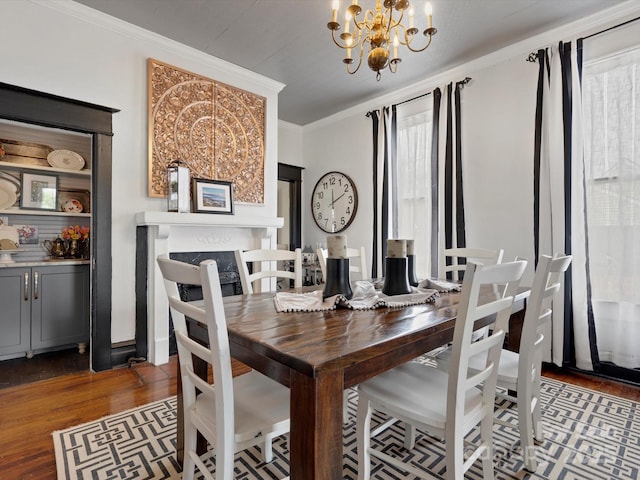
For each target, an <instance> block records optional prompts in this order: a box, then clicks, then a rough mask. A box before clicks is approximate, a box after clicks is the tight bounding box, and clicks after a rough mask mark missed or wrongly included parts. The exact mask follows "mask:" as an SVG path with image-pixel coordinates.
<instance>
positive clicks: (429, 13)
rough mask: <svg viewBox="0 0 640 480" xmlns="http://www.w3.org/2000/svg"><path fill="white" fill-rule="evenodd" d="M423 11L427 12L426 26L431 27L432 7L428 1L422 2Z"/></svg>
mask: <svg viewBox="0 0 640 480" xmlns="http://www.w3.org/2000/svg"><path fill="white" fill-rule="evenodd" d="M424 13H426V14H427V28H431V27H433V17H432V15H433V8H431V4H430V3H429V2H427V3H425V4H424Z"/></svg>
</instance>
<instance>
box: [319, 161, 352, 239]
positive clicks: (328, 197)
mask: <svg viewBox="0 0 640 480" xmlns="http://www.w3.org/2000/svg"><path fill="white" fill-rule="evenodd" d="M357 210H358V192H357V191H356V186H355V184H354V183H353V180H351V179H350V178H349V177H348V176H347V175H345V174H344V173H340V172H329V173H327V174H325V175H324V176H322V177H321V178H320V180H318V183H316V186H315V187H314V188H313V195H312V196H311V213H312V214H313V219H314V220H315V222H316V225H318V227H320V229H322V230H323V231H325V232H327V233H338V232H341V231H342V230H344V229H345V228H347V227H348V226H349V225H351V222H352V221H353V219H354V218H355V216H356V211H357Z"/></svg>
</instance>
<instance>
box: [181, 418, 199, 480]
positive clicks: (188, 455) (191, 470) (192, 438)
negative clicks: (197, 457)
mask: <svg viewBox="0 0 640 480" xmlns="http://www.w3.org/2000/svg"><path fill="white" fill-rule="evenodd" d="M190 423H191V422H189V419H188V418H187V419H185V432H184V460H183V464H182V480H193V478H194V476H195V469H196V463H195V461H194V459H193V456H192V452H195V451H196V449H197V444H198V431H197V430H196V429H195V427H194V426H193V425H187V424H190Z"/></svg>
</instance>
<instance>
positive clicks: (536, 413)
mask: <svg viewBox="0 0 640 480" xmlns="http://www.w3.org/2000/svg"><path fill="white" fill-rule="evenodd" d="M535 402H536V403H535V405H534V406H533V408H532V410H533V429H534V430H533V440H534V441H535V442H536V443H537V444H538V445H539V444H541V443H542V442H544V430H543V427H542V418H541V414H540V397H539V396H536V398H535Z"/></svg>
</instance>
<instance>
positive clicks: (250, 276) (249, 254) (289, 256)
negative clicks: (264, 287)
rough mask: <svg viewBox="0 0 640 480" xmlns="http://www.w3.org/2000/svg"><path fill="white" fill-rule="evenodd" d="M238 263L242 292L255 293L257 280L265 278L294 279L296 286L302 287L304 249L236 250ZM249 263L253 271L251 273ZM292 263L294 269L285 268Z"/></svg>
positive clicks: (246, 293)
mask: <svg viewBox="0 0 640 480" xmlns="http://www.w3.org/2000/svg"><path fill="white" fill-rule="evenodd" d="M235 256H236V263H237V265H238V271H239V273H240V283H241V284H242V292H243V293H244V294H245V295H248V294H251V293H254V291H255V289H254V285H255V282H258V281H260V280H262V279H265V278H275V279H286V280H293V284H294V287H295V288H300V287H302V250H301V249H300V248H296V249H295V250H293V251H292V250H275V249H273V250H272V249H256V250H236V251H235ZM249 264H252V266H253V272H252V273H249ZM288 265H292V266H293V270H289V269H285V268H286V266H288Z"/></svg>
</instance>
